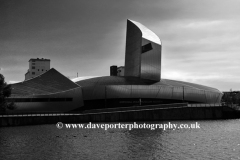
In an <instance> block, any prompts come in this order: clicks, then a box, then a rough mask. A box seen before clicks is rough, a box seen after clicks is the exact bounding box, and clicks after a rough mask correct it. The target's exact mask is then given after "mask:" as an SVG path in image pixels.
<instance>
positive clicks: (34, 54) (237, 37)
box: [0, 0, 240, 91]
mask: <svg viewBox="0 0 240 160" xmlns="http://www.w3.org/2000/svg"><path fill="white" fill-rule="evenodd" d="M127 19H131V20H134V21H137V22H140V23H142V24H143V25H145V26H146V27H148V28H149V29H150V30H152V31H153V32H154V33H156V34H157V35H158V36H159V38H160V39H161V42H162V70H161V73H162V78H164V79H173V80H180V81H187V82H192V83H197V84H202V85H206V86H210V87H214V88H217V89H219V90H220V91H229V90H230V89H232V90H240V74H239V73H240V63H239V62H240V1H239V0H227V1H219V0H201V1H199V0H147V1H146V0H131V1H130V0H121V1H119V0H0V73H1V74H3V75H4V76H5V80H6V81H7V82H8V83H11V82H16V81H23V80H24V75H25V73H26V72H27V70H28V61H29V59H31V58H47V59H51V68H55V69H56V70H58V71H59V72H60V73H62V74H63V75H65V76H67V77H70V78H74V77H76V76H77V73H78V76H107V75H109V74H110V66H111V65H117V66H124V60H125V43H126V23H127Z"/></svg>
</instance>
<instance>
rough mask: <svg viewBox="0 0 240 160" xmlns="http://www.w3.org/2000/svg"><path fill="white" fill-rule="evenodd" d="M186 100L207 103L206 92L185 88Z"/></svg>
mask: <svg viewBox="0 0 240 160" xmlns="http://www.w3.org/2000/svg"><path fill="white" fill-rule="evenodd" d="M184 100H188V101H196V102H204V103H205V102H206V97H205V93H204V90H197V89H191V88H186V87H184Z"/></svg>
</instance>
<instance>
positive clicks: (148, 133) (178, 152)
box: [0, 120, 240, 160]
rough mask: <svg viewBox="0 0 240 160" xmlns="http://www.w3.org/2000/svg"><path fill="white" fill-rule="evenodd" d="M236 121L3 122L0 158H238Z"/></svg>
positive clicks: (239, 145) (0, 138)
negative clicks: (62, 125)
mask: <svg viewBox="0 0 240 160" xmlns="http://www.w3.org/2000/svg"><path fill="white" fill-rule="evenodd" d="M239 122H240V121H239V120H218V121H198V123H200V127H201V128H200V129H177V130H166V131H163V130H161V129H156V130H148V129H133V130H130V131H129V130H127V129H109V130H107V131H105V130H103V129H61V130H59V129H57V128H56V127H55V125H39V126H22V127H8V128H1V130H0V144H1V145H0V155H1V159H39V158H40V159H86V160H87V159H89V160H94V159H111V160H112V159H113V160H114V159H151V160H154V159H183V160H185V159H231V158H232V159H240V158H239V157H240V154H239V153H240V140H239V139H240V138H239V137H240V134H239V133H240V123H239ZM149 123H150V122H149ZM151 123H162V122H151ZM171 123H177V124H180V123H188V124H190V123H195V121H171Z"/></svg>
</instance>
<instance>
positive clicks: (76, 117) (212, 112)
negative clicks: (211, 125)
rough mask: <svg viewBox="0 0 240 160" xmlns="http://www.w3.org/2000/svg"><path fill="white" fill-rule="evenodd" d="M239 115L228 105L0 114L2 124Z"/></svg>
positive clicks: (195, 118)
mask: <svg viewBox="0 0 240 160" xmlns="http://www.w3.org/2000/svg"><path fill="white" fill-rule="evenodd" d="M237 117H238V118H239V117H240V116H239V113H236V112H235V111H234V110H232V109H231V108H228V107H223V106H219V107H181V108H178V107H176V108H154V109H143V110H127V111H111V112H97V113H81V114H75V113H74V114H55V115H54V114H52V115H51V114H48V115H46V114H36V115H32V116H30V115H28V116H24V115H22V116H5V117H0V127H6V126H23V125H40V124H56V123H58V122H62V123H88V122H137V121H165V120H208V119H227V118H237Z"/></svg>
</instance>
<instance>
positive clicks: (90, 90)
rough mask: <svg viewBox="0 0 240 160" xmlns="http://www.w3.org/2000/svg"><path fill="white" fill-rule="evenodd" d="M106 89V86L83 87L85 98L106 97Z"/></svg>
mask: <svg viewBox="0 0 240 160" xmlns="http://www.w3.org/2000/svg"><path fill="white" fill-rule="evenodd" d="M105 89H106V86H105V85H103V86H92V87H84V88H83V97H84V100H90V99H105V97H106V95H105Z"/></svg>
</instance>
